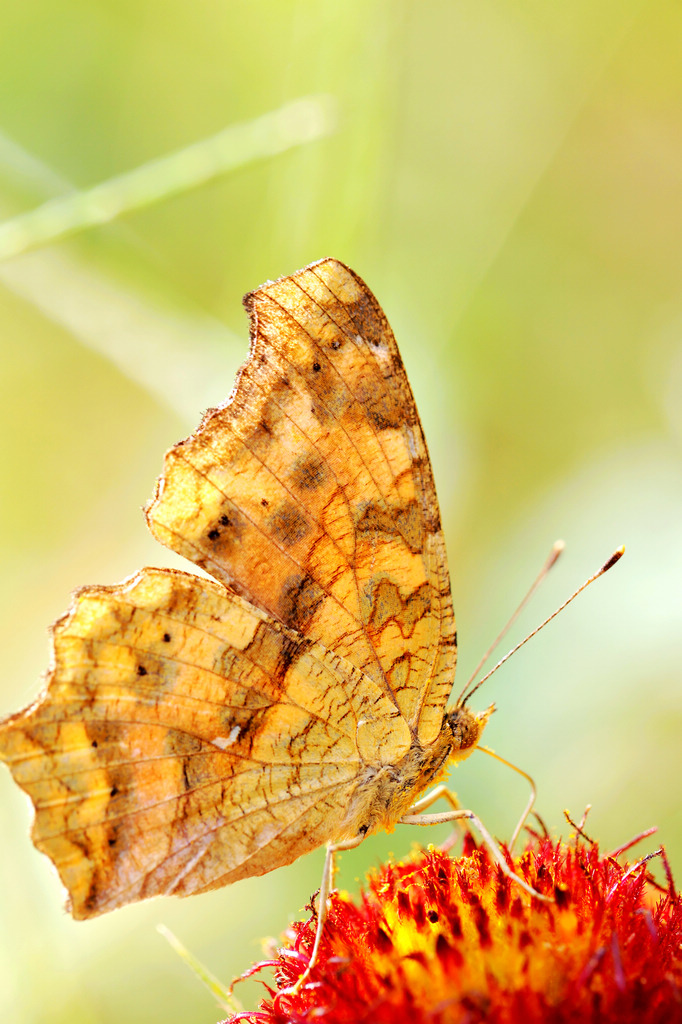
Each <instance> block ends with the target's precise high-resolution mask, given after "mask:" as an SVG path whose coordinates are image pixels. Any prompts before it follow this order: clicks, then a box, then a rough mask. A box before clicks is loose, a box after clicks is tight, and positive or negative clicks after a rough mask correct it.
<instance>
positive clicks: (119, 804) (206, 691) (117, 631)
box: [0, 569, 410, 918]
mask: <svg viewBox="0 0 682 1024" xmlns="http://www.w3.org/2000/svg"><path fill="white" fill-rule="evenodd" d="M54 646H55V667H54V669H53V671H52V673H51V676H50V679H49V685H48V689H47V692H46V694H45V696H44V698H43V699H42V700H41V701H40V702H37V703H36V704H34V705H33V706H32V707H30V708H28V709H26V710H25V711H23V712H20V713H19V714H18V715H15V716H13V717H11V718H9V719H7V720H6V721H5V722H4V723H0V756H1V757H2V758H3V759H4V760H6V761H7V762H8V764H9V767H10V769H11V771H12V773H13V775H14V778H15V780H16V781H17V783H18V784H19V785H20V786H21V787H22V788H23V789H24V790H25V791H26V792H27V793H28V794H29V795H30V797H31V799H32V800H33V802H34V804H35V808H36V818H35V823H34V827H33V840H34V842H35V844H36V846H37V847H38V848H39V849H40V850H42V851H43V852H44V853H46V854H47V855H48V856H49V857H50V858H51V859H52V860H53V861H54V863H55V865H56V867H57V869H58V871H59V874H60V876H61V878H62V881H63V882H64V884H65V885H66V887H67V889H68V890H69V892H70V896H71V911H72V913H73V915H74V917H76V918H86V917H91V916H94V915H96V914H100V913H102V912H104V911H107V910H112V909H114V908H115V907H118V906H121V905H122V904H125V903H129V902H132V901H134V900H139V899H143V898H146V897H148V896H153V895H158V894H170V893H175V894H178V895H188V894H190V893H193V892H202V891H204V890H207V889H212V888H216V887H218V886H221V885H225V884H227V883H228V882H233V881H236V880H237V879H239V878H243V877H246V876H249V875H257V874H263V873H264V872H266V871H269V870H271V869H272V868H274V867H277V866H279V865H281V864H287V863H289V862H290V861H292V860H294V859H295V858H296V857H298V856H300V855H301V854H303V853H306V852H307V851H308V850H312V849H314V848H315V847H317V846H319V845H320V844H321V843H324V842H326V841H327V840H328V839H338V838H343V837H344V832H343V828H344V826H343V821H344V814H345V812H346V810H347V808H348V806H349V802H350V797H351V794H352V792H353V791H354V789H355V788H356V786H357V781H358V776H359V774H360V773H361V772H362V771H363V770H364V769H366V767H367V765H371V764H381V763H382V762H384V761H386V760H387V759H388V760H390V759H391V758H393V757H395V756H397V757H401V756H402V755H403V754H404V753H405V752H406V751H407V749H408V748H409V744H410V734H409V730H408V728H407V726H406V725H405V723H404V722H403V721H402V719H401V718H400V715H399V713H398V712H397V710H396V709H395V707H394V706H393V704H392V703H391V702H390V701H389V700H388V699H387V697H386V696H385V695H384V694H383V693H382V691H381V690H380V689H379V688H378V687H377V686H376V685H375V684H374V683H373V682H372V681H371V680H370V679H368V678H367V677H366V676H364V675H363V673H362V672H360V671H359V670H357V669H355V668H353V667H352V666H350V665H348V664H346V663H344V662H342V661H341V659H339V658H338V657H337V656H335V655H333V654H331V653H330V652H328V651H326V650H325V648H323V647H321V646H320V645H318V644H315V643H312V642H311V641H309V640H306V639H304V638H303V637H301V636H300V635H298V634H295V633H292V631H290V630H288V629H286V628H284V627H282V626H280V625H278V624H277V623H274V622H272V621H270V620H268V618H267V616H265V615H264V614H263V613H262V612H260V611H258V610H257V609H255V608H254V607H253V606H251V605H249V604H247V603H246V602H245V601H243V600H242V599H241V598H239V597H237V596H236V595H235V594H230V593H228V592H227V591H225V589H224V588H223V587H222V586H219V585H217V584H213V583H211V582H209V581H206V580H202V579H199V578H198V577H195V576H190V575H187V574H185V573H178V572H173V571H170V570H149V569H146V570H143V571H142V572H141V573H139V574H138V575H136V576H134V577H132V578H131V579H130V580H128V581H126V582H124V583H122V584H119V585H118V586H113V587H96V588H95V587H93V588H86V589H84V590H82V591H80V592H79V593H78V594H77V595H76V599H75V603H74V606H73V608H72V610H71V612H70V613H69V614H68V615H67V616H65V617H64V618H63V619H62V620H60V621H59V622H58V623H57V624H56V626H55V629H54ZM382 742H383V743H387V742H388V743H389V748H387V749H382V746H381V744H382Z"/></svg>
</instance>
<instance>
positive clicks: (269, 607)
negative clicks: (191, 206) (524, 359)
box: [148, 260, 456, 742]
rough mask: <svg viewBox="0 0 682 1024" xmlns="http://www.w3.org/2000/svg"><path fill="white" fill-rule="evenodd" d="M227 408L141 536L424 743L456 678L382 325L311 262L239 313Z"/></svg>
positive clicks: (402, 404) (437, 547) (447, 611)
mask: <svg viewBox="0 0 682 1024" xmlns="http://www.w3.org/2000/svg"><path fill="white" fill-rule="evenodd" d="M247 306H248V308H249V310H250V312H251V317H252V351H251V356H250V358H249V361H248V362H247V363H246V365H245V366H244V368H243V369H242V371H241V373H240V376H239V378H238V383H237V386H236V388H235V391H234V392H233V394H232V396H231V397H230V399H229V401H228V402H227V404H226V405H225V406H223V407H222V408H220V409H218V410H215V411H213V412H211V413H209V414H208V415H207V417H206V418H205V420H204V422H203V424H202V426H201V427H200V429H199V430H198V431H197V433H196V434H195V435H193V437H191V438H190V439H188V441H186V442H184V443H183V444H181V445H178V446H176V448H174V449H172V450H171V452H170V453H169V454H168V456H167V462H166V468H165V473H164V476H163V477H162V480H161V482H160V486H159V490H158V493H157V497H156V499H155V501H154V502H153V503H152V505H151V507H150V509H149V512H148V518H149V524H150V527H151V529H152V531H153V532H154V533H155V534H156V536H157V537H158V538H159V539H160V540H162V541H163V542H164V543H166V544H168V545H169V546H170V547H172V548H174V550H176V551H178V552H180V553H181V554H184V555H186V556H187V557H188V558H191V559H192V560H193V561H194V562H196V563H197V564H198V565H200V566H202V567H204V568H205V569H206V570H207V571H208V572H210V573H212V574H213V575H214V576H215V577H216V578H217V579H220V580H222V581H223V582H225V583H227V584H228V585H230V586H232V587H234V588H235V589H236V590H237V591H238V592H239V593H241V594H243V595H244V596H245V597H246V598H247V599H248V600H250V601H252V602H253V603H254V604H256V605H257V606H258V607H260V608H262V609H264V610H265V611H267V612H268V614H270V615H272V616H274V617H275V618H277V619H278V620H279V621H280V622H282V623H284V624H286V625H288V626H290V627H292V628H294V629H296V630H298V631H299V632H301V633H302V634H303V635H305V636H307V637H311V638H314V639H316V640H319V641H320V642H322V643H324V644H325V646H327V647H328V648H330V649H333V650H335V651H337V652H338V653H339V654H341V655H342V656H343V657H345V658H347V659H348V660H349V661H351V662H352V663H353V664H355V665H357V666H358V667H359V668H361V669H362V670H363V671H364V672H366V673H367V674H368V675H370V676H371V677H372V678H373V679H374V680H375V681H376V682H377V683H378V685H380V686H382V687H383V688H384V689H385V690H386V692H387V693H388V694H389V695H390V696H391V697H392V699H393V700H394V701H395V702H396V704H397V706H398V707H399V709H400V711H401V713H402V714H403V716H404V717H405V719H406V721H407V722H408V723H409V725H410V727H411V728H412V729H413V730H414V732H415V733H418V734H419V737H420V739H421V740H422V741H423V742H430V741H431V740H433V738H434V737H435V735H437V733H438V731H439V729H440V726H441V723H442V711H443V706H444V703H445V701H446V699H447V696H448V694H449V692H450V689H451V686H452V679H453V674H454V666H455V655H456V648H455V634H454V616H453V613H452V604H451V599H450V585H449V578H448V572H447V564H446V559H445V548H444V541H443V537H442V533H441V530H440V523H439V517H438V506H437V501H436V497H435V491H434V486H433V479H432V475H431V468H430V464H429V460H428V454H427V451H426V445H425V442H424V438H423V434H422V430H421V426H420V423H419V418H418V416H417V412H416V408H415V404H414V400H413V398H412V394H411V391H410V387H409V384H408V382H407V378H406V375H405V371H404V368H403V366H402V362H401V360H400V356H399V353H398V349H397V346H396V344H395V340H394V338H393V335H392V332H391V330H390V327H389V326H388V323H387V322H386V319H385V317H384V316H383V313H382V312H381V309H380V307H379V305H378V303H377V302H376V300H375V299H374V297H373V296H372V294H371V293H370V292H369V290H368V289H367V288H366V286H365V285H364V284H363V283H362V282H361V281H359V279H358V278H356V277H355V275H353V274H352V272H351V271H349V270H348V269H347V268H346V267H344V266H343V265H342V264H340V263H338V262H336V261H334V260H326V261H323V262H322V263H320V264H315V265H313V266H312V267H310V268H307V269H306V270H304V271H301V272H300V273H298V274H296V275H294V276H293V277H289V278H283V279H282V280H280V281H277V282H275V283H273V284H269V285H264V286H263V287H262V288H261V289H259V290H258V291H256V292H254V293H253V294H252V295H251V296H249V297H248V298H247Z"/></svg>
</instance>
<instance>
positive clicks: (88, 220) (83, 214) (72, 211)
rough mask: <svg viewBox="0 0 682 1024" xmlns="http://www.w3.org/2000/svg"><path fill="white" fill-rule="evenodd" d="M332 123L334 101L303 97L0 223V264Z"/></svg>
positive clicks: (303, 139)
mask: <svg viewBox="0 0 682 1024" xmlns="http://www.w3.org/2000/svg"><path fill="white" fill-rule="evenodd" d="M335 124H336V117H335V108H334V102H333V99H332V97H330V96H326V95H319V96H304V97H302V98H301V99H298V100H294V101H293V102H291V103H287V104H285V105H284V106H282V107H280V108H279V109H278V110H273V111H270V112H269V113H267V114H263V115H262V116H261V117H257V118H254V119H253V120H252V121H245V122H242V123H240V124H234V125H230V126H229V127H228V128H224V129H223V130H222V131H220V132H218V133H217V134H216V135H211V136H209V137H208V138H206V139H202V140H201V141H200V142H195V143H193V144H192V145H190V146H186V147H185V148H184V149H180V150H177V151H176V152H175V153H171V154H169V155H168V156H164V157H159V158H158V159H156V160H150V161H149V162H148V163H145V164H141V165H140V166H139V167H136V168H135V169H134V170H132V171H127V172H126V173H124V174H119V175H117V176H116V177H114V178H110V179H109V180H108V181H104V182H102V183H101V184H100V185H95V186H94V187H93V188H91V189H87V190H85V191H81V192H74V193H70V194H68V195H64V196H58V197H56V198H54V199H50V200H48V201H47V202H46V203H43V204H42V206H39V207H37V208H36V209H35V210H31V211H30V212H29V213H24V214H20V215H19V216H18V217H14V218H12V219H11V220H8V221H5V223H4V224H0V259H8V258H9V257H11V256H17V255H19V254H20V253H23V252H26V251H27V250H28V249H33V248H35V247H36V246H39V245H44V244H45V243H46V242H53V241H55V240H57V239H59V238H63V237H65V236H66V235H72V234H74V233H75V232H77V231H83V230H85V229H86V228H91V227H95V226H96V225H100V224H107V223H109V222H110V221H112V220H115V219H116V218H117V217H120V216H121V215H122V214H124V213H129V212H131V211H132V210H138V209H140V208H141V207H143V206H149V205H150V204H151V203H158V202H160V201H161V200H164V199H167V198H169V197H170V196H173V195H177V194H178V193H180V192H186V191H187V190H188V189H192V188H196V187H197V186H199V185H203V184H205V183H206V182H207V181H210V180H211V179H212V178H216V177H218V176H219V175H221V174H225V173H226V172H227V171H232V170H235V169H236V168H238V167H243V166H244V165H245V164H249V163H252V162H253V161H254V160H261V159H263V158H265V157H270V156H275V155H277V154H278V153H283V152H285V150H287V149H292V148H293V147H295V146H300V145H304V144H305V143H307V142H313V141H314V140H316V139H320V138H323V137H324V136H326V135H329V134H330V133H331V132H332V131H333V130H334V127H335Z"/></svg>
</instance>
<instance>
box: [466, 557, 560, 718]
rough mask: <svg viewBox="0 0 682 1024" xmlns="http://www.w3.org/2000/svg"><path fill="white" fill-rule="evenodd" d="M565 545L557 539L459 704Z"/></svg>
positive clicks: (479, 666) (476, 671)
mask: <svg viewBox="0 0 682 1024" xmlns="http://www.w3.org/2000/svg"><path fill="white" fill-rule="evenodd" d="M565 546H566V545H565V544H564V542H563V541H562V540H557V541H555V542H554V545H553V546H552V550H551V551H550V553H549V556H548V558H547V560H546V561H545V564H544V565H543V567H542V569H541V570H540V572H539V573H538V575H537V576H536V578H535V580H534V581H533V583H532V584H531V586H530V589H529V590H528V593H527V594H526V596H525V597H524V598H523V600H522V601H521V603H520V604H519V606H518V608H517V609H516V611H515V612H514V614H513V615H512V617H511V618H510V619H509V621H508V622H507V624H506V625H505V626H504V627H503V628H502V629H501V630H500V632H499V633H498V634H497V636H496V637H495V639H494V640H493V642H492V643H491V645H490V647H489V648H488V650H487V651H486V652H485V654H484V655H483V657H482V658H481V660H480V661H479V663H478V665H477V666H476V668H475V669H474V671H473V672H472V673H471V675H470V677H469V679H468V680H467V682H466V686H465V687H464V688H463V690H462V692H461V693H460V695H459V698H458V701H457V703H458V704H461V703H462V701H463V698H464V694H465V693H466V692H467V690H468V689H469V687H470V686H471V684H472V683H473V681H474V679H475V678H476V676H477V675H478V673H479V672H480V671H481V669H482V668H483V666H484V665H485V663H486V661H487V660H488V658H489V657H490V655H491V654H492V653H493V651H494V650H495V648H496V647H497V646H498V645H499V644H500V643H501V642H502V640H503V639H504V637H505V636H506V635H507V633H508V632H509V630H510V629H511V627H512V626H513V625H514V623H515V622H516V620H517V619H518V617H519V615H520V614H521V612H522V611H523V609H524V608H525V607H526V605H527V604H528V602H529V601H530V599H531V597H532V596H533V594H534V593H535V591H536V590H537V589H538V587H539V586H540V584H541V583H542V581H543V580H544V578H545V576H546V575H547V573H548V572H549V570H550V569H551V568H552V566H553V565H554V564H555V562H556V560H557V559H558V557H559V555H560V554H561V552H562V551H563V550H564V548H565Z"/></svg>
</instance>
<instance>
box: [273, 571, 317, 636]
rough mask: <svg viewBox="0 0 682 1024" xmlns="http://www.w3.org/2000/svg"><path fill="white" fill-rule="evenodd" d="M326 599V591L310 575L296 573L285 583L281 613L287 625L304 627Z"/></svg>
mask: <svg viewBox="0 0 682 1024" xmlns="http://www.w3.org/2000/svg"><path fill="white" fill-rule="evenodd" d="M323 601H324V591H323V590H322V588H321V587H320V586H319V585H318V584H317V583H316V582H315V580H313V579H311V577H310V576H307V575H305V574H301V573H294V574H293V575H292V576H290V577H289V578H288V579H287V580H286V581H285V583H284V586H283V588H282V593H281V596H280V600H279V615H280V618H281V619H282V621H283V622H284V623H285V624H286V625H287V626H292V627H293V628H294V629H298V630H300V629H302V628H303V626H305V624H306V623H307V622H308V621H309V620H310V619H311V618H312V617H313V615H314V614H315V612H316V611H317V609H318V608H319V607H320V605H321V604H322V602H323Z"/></svg>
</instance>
